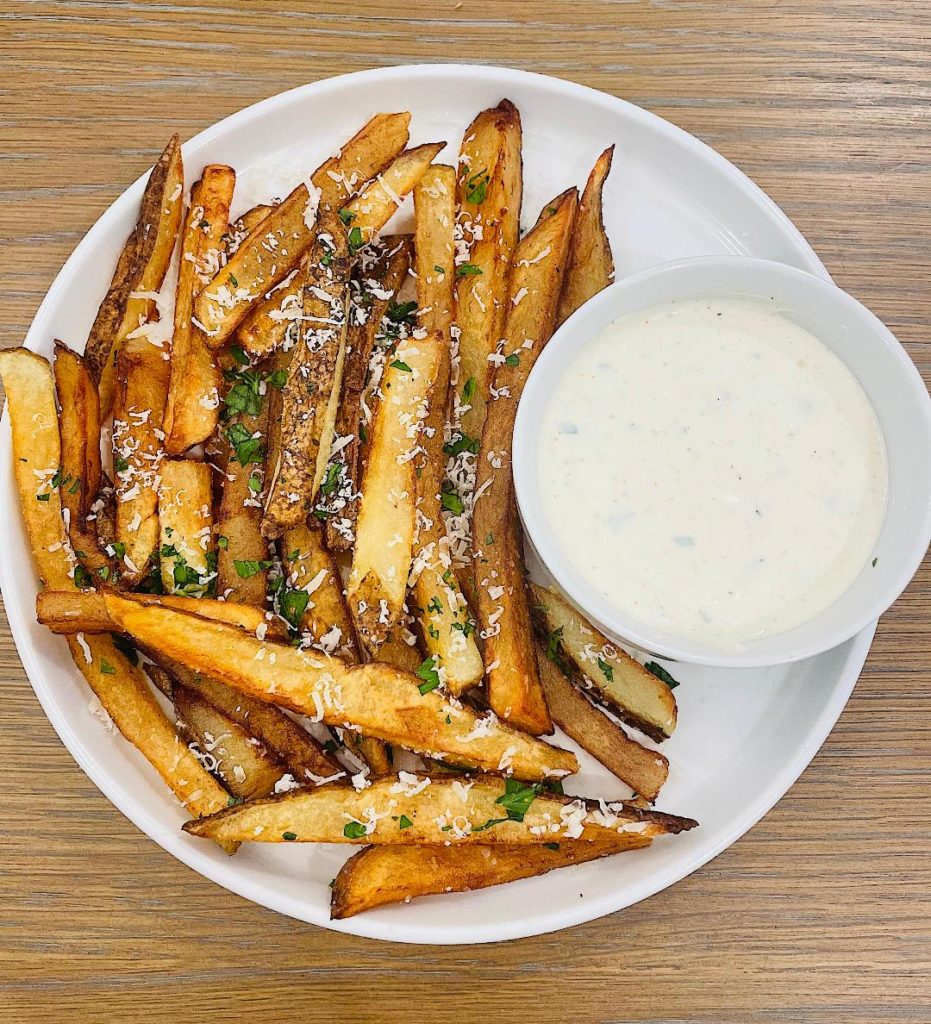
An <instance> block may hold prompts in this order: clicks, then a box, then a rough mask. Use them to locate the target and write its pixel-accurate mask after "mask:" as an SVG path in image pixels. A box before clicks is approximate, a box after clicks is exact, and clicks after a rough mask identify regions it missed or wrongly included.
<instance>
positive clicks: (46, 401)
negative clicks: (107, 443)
mask: <svg viewBox="0 0 931 1024" xmlns="http://www.w3.org/2000/svg"><path fill="white" fill-rule="evenodd" d="M0 378H2V379H3V387H4V389H5V391H6V400H7V407H8V408H9V410H10V426H11V429H12V435H13V474H14V477H15V479H16V488H17V491H18V492H19V504H20V508H21V509H22V513H23V521H24V523H25V524H26V534H27V536H28V538H29V547H30V549H31V550H32V558H33V562H34V563H35V567H36V571H37V572H38V574H39V578H40V579H41V580H42V582H43V583H44V584H45V585H46V586H47V587H54V588H55V589H56V590H69V591H73V590H74V586H75V584H74V580H73V575H74V562H73V555H72V554H71V546H70V544H69V542H68V534H67V532H66V531H65V524H64V521H63V519H62V515H61V497H60V494H59V488H58V484H57V482H54V483H53V481H55V480H56V476H59V477H60V475H61V471H60V466H61V439H60V437H59V432H58V412H57V410H56V408H55V381H54V378H53V377H52V369H51V367H50V366H49V364H48V360H46V359H43V358H42V357H41V356H37V355H36V354H35V353H34V352H30V351H29V350H28V349H25V348H10V349H6V350H5V351H2V352H0Z"/></svg>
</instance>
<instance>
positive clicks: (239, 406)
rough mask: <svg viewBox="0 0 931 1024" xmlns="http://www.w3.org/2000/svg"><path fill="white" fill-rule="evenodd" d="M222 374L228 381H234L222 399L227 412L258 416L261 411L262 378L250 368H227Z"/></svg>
mask: <svg viewBox="0 0 931 1024" xmlns="http://www.w3.org/2000/svg"><path fill="white" fill-rule="evenodd" d="M224 376H225V377H226V379H227V380H228V381H235V382H236V383H234V384H233V387H231V388H230V390H229V391H228V392H227V395H226V398H225V399H224V401H225V402H226V408H227V412H228V414H231V413H235V412H241V413H244V414H245V415H246V416H258V415H259V413H260V412H261V411H262V395H261V393H260V389H261V386H262V378H261V377H260V376H259V375H258V374H257V373H253V372H252V371H251V370H227V371H226V373H225V374H224Z"/></svg>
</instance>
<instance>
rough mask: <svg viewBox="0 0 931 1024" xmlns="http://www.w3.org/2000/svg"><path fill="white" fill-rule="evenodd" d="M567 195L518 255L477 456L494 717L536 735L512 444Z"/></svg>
mask: <svg viewBox="0 0 931 1024" xmlns="http://www.w3.org/2000/svg"><path fill="white" fill-rule="evenodd" d="M576 206H577V195H576V192H575V189H570V190H569V191H568V192H565V193H563V194H562V195H561V196H559V197H558V198H556V199H554V200H553V202H552V203H550V204H549V206H548V207H547V209H552V210H553V211H554V212H553V213H552V214H551V215H550V216H547V217H546V218H545V219H543V220H541V221H540V222H539V223H538V224H537V226H536V227H535V228H534V229H533V231H531V232H530V233H529V234H528V235H527V236H526V237H524V238H523V239H522V240H521V242H520V244H519V245H518V247H517V249H516V250H515V253H514V268H513V271H512V274H511V281H510V285H509V288H508V318H507V323H506V324H505V330H504V341H503V350H502V351H501V352H500V353H499V359H500V360H501V362H500V365H499V366H498V369H497V371H496V372H495V383H494V386H493V387H492V391H491V395H492V401H491V402H490V403H489V405H488V411H487V416H486V419H485V428H484V430H483V432H482V445H481V451H480V453H479V458H478V472H477V478H476V490H475V494H476V504H475V510H474V513H473V547H474V551H475V582H476V590H477V593H478V608H477V609H476V610H477V612H478V617H479V621H480V623H481V638H482V639H483V640H484V641H485V666H486V671H487V674H488V702H489V704H490V705H491V707H492V709H493V710H494V711H495V713H496V714H498V715H500V716H501V717H502V718H504V719H506V720H507V721H509V722H510V723H511V724H512V725H515V726H516V727H517V728H520V729H525V730H526V731H528V732H532V733H535V734H539V733H548V732H550V731H552V727H553V726H552V722H551V720H550V716H549V713H548V712H547V710H546V700H545V698H544V696H543V691H542V689H541V687H540V680H539V676H538V674H537V665H536V656H535V654H534V650H533V636H532V631H531V626H530V614H529V611H528V606H527V595H526V590H525V586H524V560H523V551H522V544H521V536H520V525H519V520H518V516H517V509H516V506H515V501H514V487H513V480H512V478H511V443H512V436H513V433H514V417H515V416H516V415H517V403H518V402H519V401H520V396H521V391H522V390H523V386H524V383H525V381H526V380H527V377H528V376H529V375H530V371H531V369H532V368H533V364H534V362H535V361H536V359H537V357H538V356H539V354H540V352H541V351H542V350H543V346H544V345H545V344H546V342H547V341H548V340H549V337H550V335H551V334H552V333H553V327H554V323H555V317H556V307H557V303H558V302H559V292H560V288H561V286H562V280H563V274H564V272H565V265H566V252H567V249H568V245H569V238H570V235H571V231H572V223H573V220H574V218H575V212H576Z"/></svg>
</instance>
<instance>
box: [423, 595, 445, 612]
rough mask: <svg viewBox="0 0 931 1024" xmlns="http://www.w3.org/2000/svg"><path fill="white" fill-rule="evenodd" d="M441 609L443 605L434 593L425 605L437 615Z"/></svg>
mask: <svg viewBox="0 0 931 1024" xmlns="http://www.w3.org/2000/svg"><path fill="white" fill-rule="evenodd" d="M442 610H443V606H442V605H441V604H440V599H439V598H438V597H437V596H436V594H434V595H433V597H431V598H430V603H429V604H428V605H427V611H428V612H433V613H434V614H435V615H439V614H440V612H441V611H442Z"/></svg>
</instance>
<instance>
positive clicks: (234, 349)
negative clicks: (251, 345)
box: [230, 345, 249, 366]
mask: <svg viewBox="0 0 931 1024" xmlns="http://www.w3.org/2000/svg"><path fill="white" fill-rule="evenodd" d="M230 355H231V356H232V357H233V358H234V359H235V360H236V362H237V363H239V365H240V366H248V365H249V357H248V356H247V355H246V353H245V350H244V349H243V347H242V345H230Z"/></svg>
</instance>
